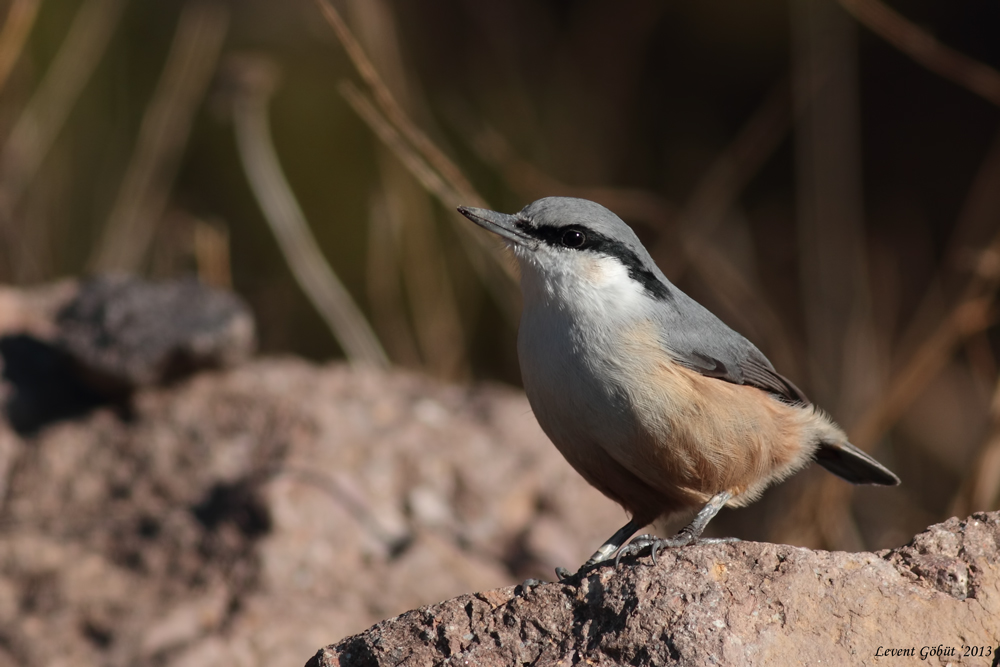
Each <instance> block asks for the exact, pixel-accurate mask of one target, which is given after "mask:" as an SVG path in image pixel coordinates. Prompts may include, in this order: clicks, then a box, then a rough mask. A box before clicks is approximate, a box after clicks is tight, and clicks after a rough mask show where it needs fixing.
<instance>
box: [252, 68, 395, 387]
mask: <svg viewBox="0 0 1000 667" xmlns="http://www.w3.org/2000/svg"><path fill="white" fill-rule="evenodd" d="M234 74H235V75H236V76H234V79H235V80H234V83H236V84H237V85H238V86H239V90H238V91H237V93H236V95H235V99H234V104H233V120H234V123H235V126H236V143H237V147H238V148H239V153H240V159H241V160H242V162H243V168H244V170H245V171H246V174H247V179H248V180H249V182H250V186H251V188H252V190H253V193H254V196H255V197H256V198H257V202H258V203H259V204H260V207H261V210H262V211H263V212H264V217H265V218H266V219H267V222H268V224H269V225H270V226H271V230H272V231H273V232H274V235H275V237H276V238H277V240H278V246H279V247H280V248H281V251H282V253H283V254H284V256H285V260H286V261H287V262H288V267H289V268H290V269H291V270H292V274H293V275H294V276H295V279H296V280H297V281H298V283H299V285H300V286H301V287H302V290H303V291H304V292H305V294H306V296H308V297H309V300H310V301H312V303H313V305H314V306H315V307H316V309H317V310H318V311H319V313H320V315H321V316H322V317H323V320H324V321H325V322H326V324H327V326H328V327H330V331H331V332H333V335H334V336H335V337H336V338H337V341H338V342H339V343H340V346H341V347H342V348H343V350H344V353H345V354H346V355H347V358H348V360H349V361H351V362H352V363H356V364H367V365H371V366H375V367H378V368H386V367H388V365H389V360H388V358H387V357H386V354H385V352H384V351H383V349H382V346H381V345H380V344H379V342H378V339H377V338H376V336H375V334H374V332H373V331H372V330H371V327H370V326H369V325H368V322H367V320H365V317H364V314H362V312H361V310H360V309H359V308H358V307H357V305H356V304H355V303H354V300H353V299H352V298H351V295H350V293H349V292H348V291H347V289H346V288H345V287H344V285H343V284H342V283H341V282H340V279H339V278H338V277H337V275H336V273H334V271H333V269H332V268H331V267H330V265H329V263H328V262H327V261H326V259H325V258H324V257H323V253H322V252H321V251H320V249H319V246H318V245H317V243H316V239H315V238H314V237H313V235H312V232H311V231H310V230H309V224H308V223H307V222H306V219H305V215H304V214H303V213H302V209H301V208H300V207H299V204H298V202H297V201H296V199H295V196H294V195H293V194H292V190H291V187H290V186H289V185H288V181H287V180H285V176H284V174H283V173H282V171H281V167H280V163H279V162H278V156H277V154H276V153H275V150H274V145H273V143H272V141H271V131H270V119H269V114H268V108H267V107H268V102H269V100H270V96H271V94H272V92H273V90H274V87H275V85H276V79H277V73H276V71H275V70H274V68H273V66H271V65H270V63H268V62H265V61H259V60H250V59H244V60H243V61H242V62H241V63H239V71H235V72H234Z"/></svg>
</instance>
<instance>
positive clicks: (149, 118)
mask: <svg viewBox="0 0 1000 667" xmlns="http://www.w3.org/2000/svg"><path fill="white" fill-rule="evenodd" d="M228 25H229V11H228V9H226V7H225V6H223V5H220V4H215V3H207V2H203V1H202V0H193V1H192V2H189V3H188V4H187V5H185V7H184V10H183V11H182V12H181V16H180V19H179V21H178V24H177V30H176V32H175V34H174V39H173V43H172V45H171V47H170V53H169V55H168V56H167V61H166V64H165V66H164V68H163V73H162V75H161V76H160V80H159V82H158V84H157V86H156V90H155V92H154V93H153V97H152V99H151V100H150V102H149V104H148V106H147V107H146V111H145V114H144V116H143V119H142V126H141V127H140V129H139V137H138V142H137V144H136V148H135V151H134V152H133V154H132V159H131V162H130V163H129V165H128V168H127V170H126V171H125V176H124V178H123V179H122V183H121V187H120V189H119V191H118V198H117V200H116V201H115V204H114V207H113V208H112V209H111V214H110V215H109V217H108V221H107V224H106V225H105V228H104V233H103V235H102V236H101V240H100V243H99V244H98V245H97V246H96V248H95V249H94V252H93V254H92V256H91V260H90V262H89V266H90V269H91V270H93V271H97V272H106V271H125V272H130V273H134V272H136V271H138V270H139V269H140V268H141V266H142V264H143V261H144V260H145V258H146V255H147V253H148V250H149V244H150V243H151V242H152V239H153V236H154V231H155V229H156V225H157V224H158V223H159V221H160V218H161V217H162V215H163V210H164V208H165V206H166V204H167V199H168V197H169V195H170V186H171V184H172V183H173V180H174V175H175V174H176V172H177V167H178V165H179V163H180V159H181V156H182V154H183V152H184V146H185V144H186V143H187V139H188V135H189V134H190V132H191V124H192V122H193V120H194V115H195V112H196V111H197V109H198V107H199V105H200V103H201V100H202V99H203V98H204V96H205V91H206V89H207V88H208V84H209V82H210V81H211V78H212V75H213V73H214V72H215V70H216V65H217V63H218V59H219V53H220V51H221V50H222V44H223V41H224V40H225V37H226V30H227V27H228Z"/></svg>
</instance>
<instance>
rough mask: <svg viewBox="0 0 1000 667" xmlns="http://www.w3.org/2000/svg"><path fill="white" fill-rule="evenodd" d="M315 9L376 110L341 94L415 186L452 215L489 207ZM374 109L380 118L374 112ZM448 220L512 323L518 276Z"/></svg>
mask: <svg viewBox="0 0 1000 667" xmlns="http://www.w3.org/2000/svg"><path fill="white" fill-rule="evenodd" d="M316 4H317V6H318V7H319V9H320V11H321V12H322V13H323V16H324V17H325V18H326V20H327V22H329V24H330V25H331V27H332V28H333V30H334V32H335V33H336V35H337V38H338V39H339V40H340V42H341V44H342V45H343V46H344V50H345V51H347V54H348V57H349V58H350V59H351V62H353V63H354V66H355V68H356V69H357V71H358V73H359V75H360V76H361V78H362V79H363V80H364V82H365V83H366V85H367V86H368V87H369V88H370V89H371V91H372V94H373V95H374V100H375V103H376V104H372V103H371V101H370V99H369V98H368V97H367V96H366V95H365V94H364V93H362V92H361V91H359V90H358V89H357V88H356V87H355V86H353V85H352V84H350V83H342V84H341V86H340V90H341V93H342V94H343V95H344V97H345V98H347V100H348V102H349V103H350V104H351V106H352V107H353V108H354V110H355V111H356V112H357V113H358V114H359V115H360V116H361V117H362V119H364V120H365V122H367V123H368V125H369V126H370V127H371V128H372V130H373V131H375V133H376V135H377V136H378V137H379V138H380V139H381V140H382V142H383V143H385V144H386V146H387V147H388V148H389V149H390V150H392V152H393V153H395V154H396V156H397V157H398V158H399V159H400V161H402V162H403V164H404V165H405V166H406V167H407V169H409V170H410V172H411V173H412V174H413V175H414V176H415V177H416V178H417V180H418V181H420V183H421V184H422V185H423V186H424V187H425V188H426V189H427V190H428V191H429V192H430V193H431V194H433V195H434V196H435V197H437V198H438V199H439V201H441V203H442V204H444V205H445V206H446V207H448V208H450V209H452V210H453V209H454V208H455V207H456V206H460V205H465V206H479V207H487V203H486V200H485V199H483V197H481V196H480V195H479V193H477V192H476V190H475V189H474V188H473V187H472V185H471V183H470V182H469V180H468V179H467V178H465V175H464V174H462V171H461V170H460V169H459V168H458V167H457V166H456V165H455V163H454V162H452V161H451V160H450V159H449V158H448V156H447V155H445V154H444V152H443V151H441V150H440V149H439V148H438V147H437V146H436V145H435V144H434V142H433V141H431V140H430V139H429V138H428V137H427V135H426V134H424V132H423V131H421V130H420V129H419V128H418V127H417V126H416V124H414V123H413V121H412V120H410V117H409V116H408V115H407V114H406V112H405V111H404V109H403V108H402V106H401V105H400V104H399V102H397V100H396V98H395V97H394V96H393V94H392V92H391V91H390V90H389V87H388V86H387V85H386V84H385V82H384V81H383V80H382V77H381V76H380V75H379V73H378V71H377V70H376V69H375V66H374V65H373V64H372V62H371V59H370V58H369V57H368V55H367V54H366V53H365V50H364V48H362V46H361V44H360V42H359V41H358V40H357V38H356V37H355V36H354V34H353V33H352V32H351V29H350V28H349V27H348V26H347V23H346V22H345V21H344V20H343V18H341V16H340V14H339V13H338V12H337V10H336V9H334V8H333V6H332V5H331V4H330V3H329V2H327V0H316ZM376 105H377V107H378V109H379V110H380V112H379V111H376ZM449 220H451V221H452V222H453V224H454V225H455V228H456V230H457V234H458V238H459V240H460V242H461V244H462V247H463V250H465V252H466V253H467V254H468V255H469V258H470V260H471V263H472V266H473V267H474V269H475V270H476V272H477V273H478V275H479V277H480V279H481V280H482V281H483V283H484V284H485V285H486V288H487V289H488V290H489V291H490V293H491V294H492V295H493V298H494V299H495V300H496V302H497V305H498V306H499V307H500V309H501V311H502V312H503V313H504V315H505V316H506V318H507V320H508V321H510V322H516V321H517V318H518V316H519V310H520V305H519V304H520V296H519V294H518V292H517V290H516V288H515V283H516V282H517V272H516V271H515V269H514V266H513V264H512V263H511V262H510V261H509V260H508V259H507V257H506V255H505V254H504V253H503V251H502V250H501V246H500V245H499V244H497V243H496V241H495V239H492V238H488V237H487V235H486V234H485V233H482V232H480V231H479V230H476V229H474V228H472V227H471V226H470V225H469V224H468V221H467V220H465V219H464V218H462V217H461V216H459V215H458V214H457V213H455V212H453V211H452V212H450V215H449Z"/></svg>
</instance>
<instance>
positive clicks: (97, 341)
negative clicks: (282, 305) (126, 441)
mask: <svg viewBox="0 0 1000 667" xmlns="http://www.w3.org/2000/svg"><path fill="white" fill-rule="evenodd" d="M56 325H57V327H58V334H57V344H58V346H59V347H60V348H61V349H62V350H63V351H65V352H66V353H67V354H68V355H69V356H70V357H71V358H72V359H73V360H74V362H75V363H76V364H77V366H78V367H79V368H80V369H81V371H82V375H83V378H84V380H85V381H86V383H87V384H88V385H90V386H91V387H93V388H94V389H96V390H97V391H99V392H101V393H103V394H105V395H110V396H115V395H120V394H127V393H128V392H131V391H133V390H134V389H136V388H137V387H148V386H152V385H157V384H164V383H166V382H170V381H173V380H177V379H179V378H182V377H185V376H187V375H190V374H192V373H193V372H195V371H197V370H200V369H204V368H224V367H228V366H233V365H235V364H236V363H238V362H240V361H243V360H245V359H246V358H248V357H249V356H250V354H251V353H252V352H253V349H254V322H253V316H252V315H251V313H250V310H249V308H248V307H247V306H246V304H244V303H243V301H242V299H240V298H239V297H238V296H236V295H235V294H233V293H231V292H224V291H221V290H217V289H213V288H210V287H207V286H205V285H202V284H201V283H199V282H198V281H196V280H174V281H169V282H164V283H151V282H147V281H145V280H142V279H139V278H134V277H129V276H124V275H107V276H99V277H97V278H93V279H91V280H88V281H85V282H84V283H82V284H81V285H80V289H79V292H78V293H77V294H76V296H75V297H74V298H73V299H72V300H71V301H70V302H69V303H68V304H67V305H66V306H65V307H63V309H62V310H61V311H60V312H59V314H58V316H57V318H56Z"/></svg>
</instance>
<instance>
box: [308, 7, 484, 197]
mask: <svg viewBox="0 0 1000 667" xmlns="http://www.w3.org/2000/svg"><path fill="white" fill-rule="evenodd" d="M316 4H317V5H318V6H319V9H320V11H321V12H322V13H323V16H324V17H325V18H326V20H327V22H328V23H329V24H330V26H331V27H333V30H334V32H336V33H337V39H339V40H340V43H341V44H343V46H344V50H345V51H347V55H348V57H349V58H350V59H351V62H353V63H354V66H355V68H357V70H358V74H360V75H361V78H362V79H363V80H364V82H365V83H366V84H367V85H368V87H369V88H371V90H372V93H373V94H374V96H375V101H376V102H377V103H378V106H379V108H380V109H381V110H382V113H384V114H385V116H386V117H387V118H388V119H389V121H390V122H391V123H392V124H393V125H395V126H396V127H397V128H398V129H399V131H400V132H402V134H403V135H404V136H405V137H406V139H407V141H409V142H410V143H411V144H412V145H413V146H414V147H415V148H416V149H417V151H418V152H419V153H420V154H421V155H423V156H424V158H425V159H426V160H427V162H429V163H430V164H431V166H433V168H434V169H436V170H437V171H438V173H440V174H441V176H442V177H444V179H445V180H446V181H448V182H449V183H450V184H451V185H452V187H453V188H454V189H455V191H456V192H458V193H459V195H460V196H461V197H462V199H463V200H464V203H465V204H466V205H467V206H479V207H485V206H486V200H484V199H483V198H482V197H480V196H479V194H477V193H476V191H475V188H473V187H472V184H471V183H469V180H468V179H467V178H465V175H464V174H462V171H461V170H460V169H459V168H458V167H457V166H456V165H455V163H454V162H452V161H451V160H450V159H449V158H448V156H447V155H445V154H444V153H443V152H442V151H441V150H440V149H439V148H438V147H437V146H436V145H435V144H434V142H433V141H431V140H430V139H428V138H427V135H426V134H424V133H423V132H422V131H421V130H420V129H419V128H418V127H417V126H416V125H415V124H414V123H413V122H412V121H411V120H410V117H409V116H408V115H407V114H406V112H405V111H404V110H403V107H402V106H400V105H399V103H398V102H397V101H396V98H395V97H394V96H393V94H392V92H391V91H390V90H389V87H388V86H386V85H385V83H384V82H383V81H382V78H381V77H380V76H379V74H378V70H376V69H375V66H374V65H372V62H371V60H370V59H369V58H368V56H367V54H366V53H365V50H364V49H363V48H362V47H361V44H360V42H358V40H357V38H356V37H355V36H354V34H353V33H352V32H351V29H350V28H349V27H348V26H347V23H345V22H344V20H343V18H341V16H340V14H339V13H338V12H337V10H336V9H334V8H333V5H331V4H330V3H329V2H328V0H316Z"/></svg>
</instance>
